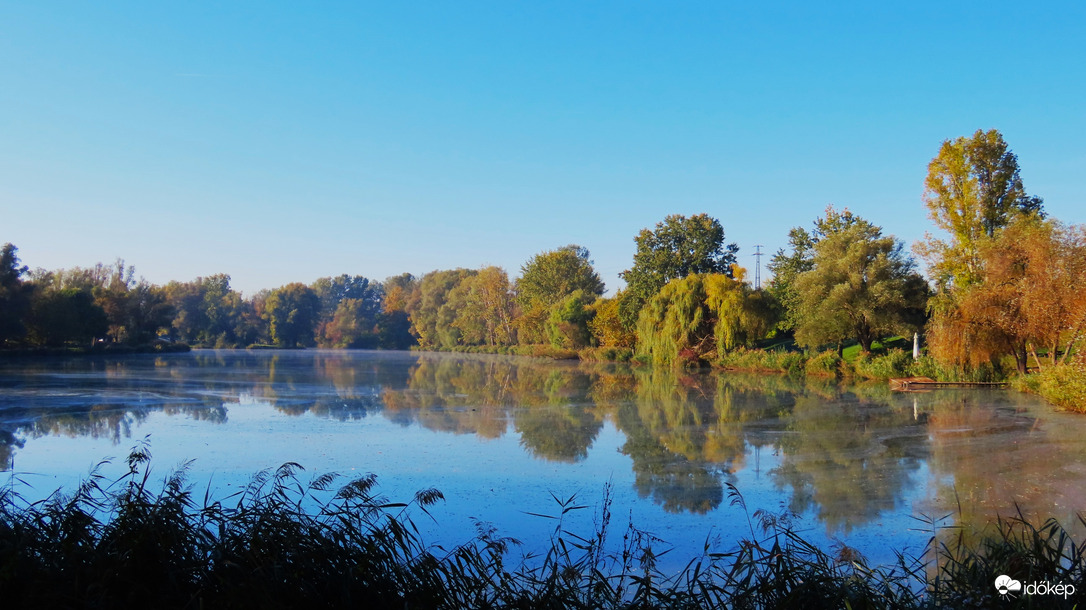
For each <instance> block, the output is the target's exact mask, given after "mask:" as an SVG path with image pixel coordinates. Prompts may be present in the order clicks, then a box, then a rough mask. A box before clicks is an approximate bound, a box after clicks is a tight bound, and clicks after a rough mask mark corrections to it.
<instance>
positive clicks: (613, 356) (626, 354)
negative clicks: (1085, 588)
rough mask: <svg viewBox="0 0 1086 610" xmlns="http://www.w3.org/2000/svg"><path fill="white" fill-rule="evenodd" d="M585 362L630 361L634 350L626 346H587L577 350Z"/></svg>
mask: <svg viewBox="0 0 1086 610" xmlns="http://www.w3.org/2000/svg"><path fill="white" fill-rule="evenodd" d="M577 356H578V357H579V358H580V359H581V360H584V361H585V362H629V361H630V359H631V358H633V350H632V349H629V348H625V347H586V348H584V349H582V350H581V351H579V352H577Z"/></svg>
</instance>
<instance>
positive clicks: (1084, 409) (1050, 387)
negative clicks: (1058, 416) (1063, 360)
mask: <svg viewBox="0 0 1086 610" xmlns="http://www.w3.org/2000/svg"><path fill="white" fill-rule="evenodd" d="M1014 385H1015V388H1017V389H1019V390H1021V391H1026V392H1033V393H1035V394H1039V395H1040V396H1041V397H1042V398H1044V399H1045V400H1047V401H1048V402H1050V403H1052V404H1053V405H1056V406H1057V407H1060V408H1062V409H1067V410H1069V411H1077V412H1079V413H1086V357H1084V356H1082V355H1078V356H1076V357H1075V358H1074V359H1072V361H1071V362H1070V363H1068V364H1061V365H1057V366H1046V367H1045V368H1043V369H1041V370H1040V371H1038V372H1036V373H1033V374H1030V375H1026V376H1024V377H1017V378H1016V379H1015V383H1014Z"/></svg>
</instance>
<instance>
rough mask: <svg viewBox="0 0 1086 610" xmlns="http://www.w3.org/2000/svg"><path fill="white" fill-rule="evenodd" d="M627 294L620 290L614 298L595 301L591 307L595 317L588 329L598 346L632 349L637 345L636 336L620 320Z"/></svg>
mask: <svg viewBox="0 0 1086 610" xmlns="http://www.w3.org/2000/svg"><path fill="white" fill-rule="evenodd" d="M628 294H629V293H627V292H626V291H623V290H620V291H619V292H618V294H616V295H615V296H613V297H611V298H609V299H603V298H601V299H597V300H596V302H595V303H594V304H593V305H592V309H594V310H595V315H593V316H592V319H591V320H589V321H588V328H589V330H591V331H592V336H593V337H595V339H596V342H597V343H599V344H600V345H604V346H608V347H617V348H626V349H633V347H634V345H635V344H636V343H637V335H636V334H635V333H634V332H633V331H632V327H631V326H628V325H627V324H626V323H625V322H623V319H622V311H621V308H622V303H623V302H624V301H625V300H626V297H627V295H628Z"/></svg>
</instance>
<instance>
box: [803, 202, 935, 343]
mask: <svg viewBox="0 0 1086 610" xmlns="http://www.w3.org/2000/svg"><path fill="white" fill-rule="evenodd" d="M820 224H821V225H822V226H825V227H828V228H827V229H826V232H825V233H824V234H823V236H822V237H821V239H819V240H818V242H817V243H816V244H815V246H814V259H813V265H812V268H811V269H810V270H809V271H805V272H803V273H800V274H799V275H798V276H797V277H796V279H795V290H796V293H797V295H798V304H797V306H798V309H797V311H796V319H797V326H796V341H797V342H798V343H799V344H800V345H803V346H806V347H811V348H815V347H818V346H820V345H825V344H837V346H838V351H840V350H841V348H842V347H843V344H844V342H845V341H848V340H852V339H854V340H856V341H857V342H859V344H860V347H861V349H862V350H863V351H865V352H870V351H871V345H872V344H873V343H874V342H875V340H876V339H879V338H880V337H883V336H886V335H891V334H895V333H899V332H906V331H907V330H912V329H918V328H919V327H920V325H921V324H923V321H924V307H925V305H926V300H927V292H928V291H927V283H926V282H925V281H924V279H923V278H922V277H920V275H919V274H917V273H916V271H915V269H914V263H913V261H912V259H911V258H909V257H908V256H906V255H905V254H904V252H903V249H902V245H901V243H900V242H898V241H897V240H895V239H894V238H893V237H883V235H882V229H881V228H879V227H877V226H875V225H873V224H871V223H870V222H868V221H866V220H864V219H862V218H860V217H858V216H855V215H853V214H851V213H850V212H849V211H848V210H845V211H843V212H837V211H836V210H834V209H833V208H832V207H829V208H827V209H826V216H825V218H824V220H823V221H822V222H821V223H820Z"/></svg>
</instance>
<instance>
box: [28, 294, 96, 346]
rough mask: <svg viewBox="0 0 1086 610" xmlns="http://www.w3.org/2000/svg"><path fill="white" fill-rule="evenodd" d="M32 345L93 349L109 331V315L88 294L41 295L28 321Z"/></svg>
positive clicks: (34, 304)
mask: <svg viewBox="0 0 1086 610" xmlns="http://www.w3.org/2000/svg"><path fill="white" fill-rule="evenodd" d="M27 327H28V331H29V332H28V336H29V340H30V343H31V344H33V345H38V346H46V347H59V346H62V345H66V344H69V343H74V344H77V345H83V346H89V345H90V344H91V343H92V342H93V341H94V339H95V338H97V337H104V336H105V334H106V332H108V330H109V320H108V319H107V318H106V312H105V311H103V310H102V308H101V307H99V306H98V305H97V304H96V303H95V302H94V296H93V295H91V293H90V292H89V291H87V290H80V289H77V288H66V289H63V290H50V291H44V290H42V291H37V292H36V293H35V295H34V300H33V302H32V305H31V309H30V314H29V316H28V318H27Z"/></svg>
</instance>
